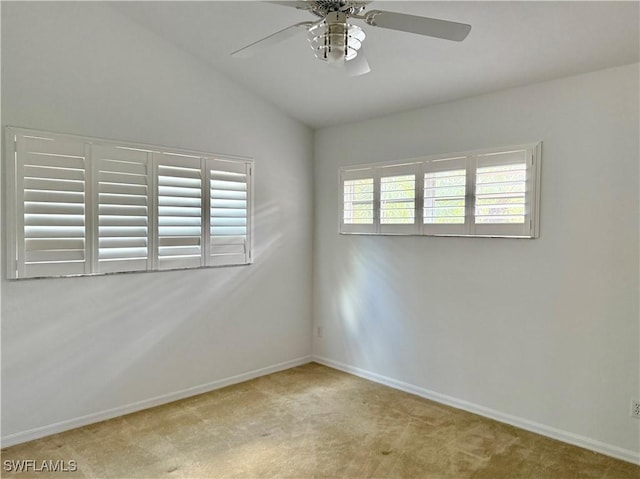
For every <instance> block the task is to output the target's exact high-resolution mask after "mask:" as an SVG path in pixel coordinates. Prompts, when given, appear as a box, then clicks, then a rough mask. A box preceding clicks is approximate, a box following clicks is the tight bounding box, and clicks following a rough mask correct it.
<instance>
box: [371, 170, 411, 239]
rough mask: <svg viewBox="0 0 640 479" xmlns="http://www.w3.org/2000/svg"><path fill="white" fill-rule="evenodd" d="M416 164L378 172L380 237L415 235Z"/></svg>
mask: <svg viewBox="0 0 640 479" xmlns="http://www.w3.org/2000/svg"><path fill="white" fill-rule="evenodd" d="M419 170H420V164H416V163H414V164H408V165H398V166H388V167H381V168H378V174H379V178H380V233H382V234H416V233H418V231H419V225H418V223H417V221H416V208H417V197H418V195H417V191H416V187H417V186H418V185H417V181H416V180H417V173H418V171H419Z"/></svg>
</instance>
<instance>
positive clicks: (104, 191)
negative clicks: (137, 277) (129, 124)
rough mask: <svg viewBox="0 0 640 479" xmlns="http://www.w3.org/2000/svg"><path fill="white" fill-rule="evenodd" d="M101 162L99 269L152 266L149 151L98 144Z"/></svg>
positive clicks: (95, 154) (95, 155)
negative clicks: (150, 259) (150, 249)
mask: <svg viewBox="0 0 640 479" xmlns="http://www.w3.org/2000/svg"><path fill="white" fill-rule="evenodd" d="M92 161H93V162H94V163H96V164H97V165H98V272H100V273H108V272H113V271H140V270H146V269H150V267H151V264H150V261H149V258H150V255H149V208H150V205H149V203H150V196H149V171H148V170H149V166H148V158H147V153H146V152H143V151H139V150H130V149H125V148H117V147H109V146H94V147H93V154H92Z"/></svg>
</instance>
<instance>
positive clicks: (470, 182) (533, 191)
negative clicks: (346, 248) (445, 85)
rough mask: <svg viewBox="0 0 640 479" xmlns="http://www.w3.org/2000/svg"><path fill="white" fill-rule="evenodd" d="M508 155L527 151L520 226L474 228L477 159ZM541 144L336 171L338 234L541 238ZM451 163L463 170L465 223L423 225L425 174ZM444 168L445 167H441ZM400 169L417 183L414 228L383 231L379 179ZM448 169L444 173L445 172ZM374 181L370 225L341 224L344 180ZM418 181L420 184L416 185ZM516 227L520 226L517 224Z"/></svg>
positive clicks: (528, 144)
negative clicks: (523, 214) (523, 212)
mask: <svg viewBox="0 0 640 479" xmlns="http://www.w3.org/2000/svg"><path fill="white" fill-rule="evenodd" d="M510 151H526V164H527V177H526V195H527V196H526V197H525V198H526V202H525V204H526V206H527V207H528V208H529V209H528V210H527V213H526V218H525V223H524V224H523V225H522V226H519V227H518V226H514V225H512V224H490V225H477V224H475V222H474V221H472V220H473V219H474V207H475V186H476V185H475V172H476V168H477V164H476V163H477V157H479V156H483V155H491V154H496V153H507V152H510ZM541 156H542V142H541V141H539V142H535V143H527V144H521V145H510V146H504V147H496V148H488V149H481V150H471V151H462V152H455V153H445V154H437V155H429V156H424V157H419V158H412V159H409V160H404V161H387V162H379V163H365V164H358V165H350V166H344V167H341V168H339V171H338V177H339V185H340V198H341V199H340V208H339V215H340V216H339V223H338V224H339V230H338V232H339V233H340V234H370V235H421V236H460V237H491V238H524V239H533V238H538V237H539V235H540V170H541ZM444 160H450V161H456V162H457V163H459V165H460V166H461V168H465V170H466V184H465V199H466V201H465V211H466V213H465V223H464V224H460V225H446V224H441V225H430V224H424V221H423V206H424V204H423V202H424V174H425V173H426V172H427V171H438V170H439V169H442V170H445V168H444V167H443V168H440V167H438V166H437V163H438V162H439V161H444ZM443 166H444V165H443ZM395 167H397V168H399V169H400V170H403V171H408V170H407V169H412V168H415V169H416V171H417V173H416V174H417V181H416V215H415V220H416V224H407V225H393V226H402V227H404V228H384V227H383V226H391V225H381V224H380V175H381V170H383V169H389V170H387V171H391V168H395ZM448 168H449V166H447V168H446V169H448ZM360 178H373V179H374V204H373V219H374V221H373V224H370V225H358V224H345V223H344V180H346V179H360ZM418 180H419V181H418ZM518 225H520V224H519V223H518Z"/></svg>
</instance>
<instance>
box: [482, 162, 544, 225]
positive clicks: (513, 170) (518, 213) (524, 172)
mask: <svg viewBox="0 0 640 479" xmlns="http://www.w3.org/2000/svg"><path fill="white" fill-rule="evenodd" d="M532 158H533V156H532V153H531V151H528V150H516V151H508V152H500V153H491V154H485V155H478V156H476V171H475V195H474V196H475V205H474V213H473V218H474V223H475V226H474V230H475V234H477V235H487V236H530V235H531V230H532V225H531V216H530V213H531V212H530V207H529V205H530V203H531V200H530V187H529V186H528V184H529V182H530V177H531V165H532Z"/></svg>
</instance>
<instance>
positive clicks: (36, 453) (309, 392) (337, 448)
mask: <svg viewBox="0 0 640 479" xmlns="http://www.w3.org/2000/svg"><path fill="white" fill-rule="evenodd" d="M25 459H31V460H34V461H36V465H37V466H38V467H40V468H42V467H41V466H42V463H41V461H49V463H54V464H55V461H65V465H66V466H68V465H69V463H70V462H69V461H75V463H76V464H77V471H76V472H68V473H62V472H49V473H47V472H46V471H44V472H35V471H33V470H32V471H28V472H20V473H18V472H9V471H7V467H6V465H7V461H18V460H25ZM2 465H3V470H2V477H7V478H9V477H19V478H24V479H26V478H28V477H29V478H31V477H33V478H39V479H44V478H47V477H56V478H62V477H69V478H101V479H102V478H119V479H124V478H270V477H278V478H367V477H375V478H428V479H519V478H522V479H525V478H531V479H547V478H548V479H574V478H575V479H578V478H589V479H591V478H594V479H595V478H597V479H627V478H628V479H639V478H640V466H635V465H633V464H630V463H626V462H623V461H618V460H616V459H612V458H610V457H607V456H603V455H601V454H597V453H594V452H591V451H587V450H585V449H581V448H578V447H574V446H570V445H568V444H564V443H562V442H558V441H555V440H552V439H548V438H545V437H542V436H539V435H537V434H533V433H530V432H527V431H523V430H521V429H518V428H515V427H512V426H509V425H506V424H502V423H499V422H496V421H493V420H490V419H486V418H483V417H480V416H477V415H474V414H471V413H468V412H465V411H461V410H457V409H453V408H450V407H447V406H443V405H441V404H438V403H435V402H432V401H429V400H426V399H422V398H420V397H417V396H414V395H411V394H407V393H404V392H401V391H397V390H394V389H391V388H388V387H386V386H382V385H379V384H376V383H373V382H370V381H367V380H364V379H361V378H358V377H355V376H352V375H349V374H345V373H342V372H339V371H336V370H333V369H330V368H327V367H324V366H321V365H318V364H314V363H311V364H307V365H304V366H300V367H297V368H293V369H289V370H287V371H283V372H280V373H276V374H271V375H269V376H264V377H261V378H258V379H254V380H252V381H247V382H244V383H241V384H237V385H235V386H230V387H226V388H223V389H219V390H217V391H213V392H210V393H206V394H201V395H198V396H194V397H191V398H188V399H184V400H181V401H176V402H173V403H170V404H167V405H164V406H159V407H156V408H152V409H147V410H144V411H140V412H137V413H133V414H128V415H126V416H122V417H119V418H116V419H112V420H109V421H104V422H100V423H97V424H93V425H90V426H85V427H82V428H78V429H74V430H71V431H67V432H64V433H60V434H56V435H53V436H48V437H46V438H43V439H39V440H35V441H31V442H28V443H24V444H19V445H16V446H13V447H9V448H7V449H4V450H2Z"/></svg>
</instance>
